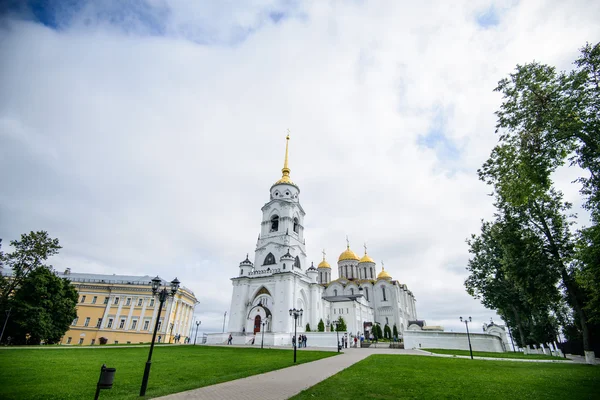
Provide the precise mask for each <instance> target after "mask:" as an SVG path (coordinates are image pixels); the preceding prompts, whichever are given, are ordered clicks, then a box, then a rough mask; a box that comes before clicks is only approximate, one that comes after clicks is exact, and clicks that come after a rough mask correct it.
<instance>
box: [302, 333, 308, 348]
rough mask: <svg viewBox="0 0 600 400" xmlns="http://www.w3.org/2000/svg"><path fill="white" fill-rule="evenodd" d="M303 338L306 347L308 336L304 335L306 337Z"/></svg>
mask: <svg viewBox="0 0 600 400" xmlns="http://www.w3.org/2000/svg"><path fill="white" fill-rule="evenodd" d="M302 339H303V340H304V348H306V342H307V340H308V338H307V337H306V335H304V337H303V338H302Z"/></svg>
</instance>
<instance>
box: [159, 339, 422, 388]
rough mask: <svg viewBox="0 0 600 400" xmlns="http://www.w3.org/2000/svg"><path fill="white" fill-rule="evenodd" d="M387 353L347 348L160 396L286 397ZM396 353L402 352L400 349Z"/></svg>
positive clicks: (406, 351) (407, 352) (300, 355)
mask: <svg viewBox="0 0 600 400" xmlns="http://www.w3.org/2000/svg"><path fill="white" fill-rule="evenodd" d="M309 350H312V349H309ZM382 350H383V351H382ZM401 352H402V354H422V353H421V352H419V351H418V350H401ZM386 353H388V352H387V351H385V350H384V349H373V350H369V349H361V348H358V349H353V348H351V349H344V353H342V354H340V355H337V356H333V357H328V358H325V359H321V360H318V361H313V362H309V363H306V364H300V365H294V366H292V367H288V368H284V369H280V370H277V371H271V372H267V373H265V374H260V375H254V376H249V377H247V378H242V379H237V380H235V381H229V382H223V383H219V384H217V385H212V386H205V387H202V388H199V389H193V390H188V391H187V392H180V393H174V394H170V395H168V396H164V397H158V398H159V399H163V400H184V399H186V400H188V399H206V400H242V399H244V400H246V399H247V400H253V399H261V400H284V399H288V398H290V397H292V396H294V395H296V394H298V393H300V392H301V391H302V390H304V389H308V388H309V387H311V386H314V385H316V384H317V383H319V382H321V381H323V380H325V379H327V378H329V377H330V376H332V375H335V374H337V373H338V372H340V371H342V370H344V369H346V368H348V367H349V366H351V365H353V364H355V363H357V362H359V361H360V360H363V359H365V358H367V357H368V356H370V355H371V354H386ZM393 354H399V352H398V350H396V351H394V352H393ZM298 357H302V352H301V351H299V352H298Z"/></svg>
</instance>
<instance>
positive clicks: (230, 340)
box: [227, 333, 233, 344]
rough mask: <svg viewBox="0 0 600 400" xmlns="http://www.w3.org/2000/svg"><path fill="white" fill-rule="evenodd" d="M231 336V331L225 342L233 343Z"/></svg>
mask: <svg viewBox="0 0 600 400" xmlns="http://www.w3.org/2000/svg"><path fill="white" fill-rule="evenodd" d="M232 342H233V336H231V333H230V334H229V338H227V344H233V343H232Z"/></svg>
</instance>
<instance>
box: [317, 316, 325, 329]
mask: <svg viewBox="0 0 600 400" xmlns="http://www.w3.org/2000/svg"><path fill="white" fill-rule="evenodd" d="M317 331H319V332H325V323H324V322H323V318H321V319H320V320H319V324H318V325H317Z"/></svg>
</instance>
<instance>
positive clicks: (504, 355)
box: [420, 349, 568, 361]
mask: <svg viewBox="0 0 600 400" xmlns="http://www.w3.org/2000/svg"><path fill="white" fill-rule="evenodd" d="M420 350H425V351H430V352H432V353H436V354H451V355H455V356H470V353H469V350H447V349H420ZM473 357H491V358H518V359H526V360H563V361H566V360H568V358H564V357H554V356H547V355H545V354H527V355H526V354H523V353H515V352H506V353H492V352H487V351H474V352H473Z"/></svg>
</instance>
